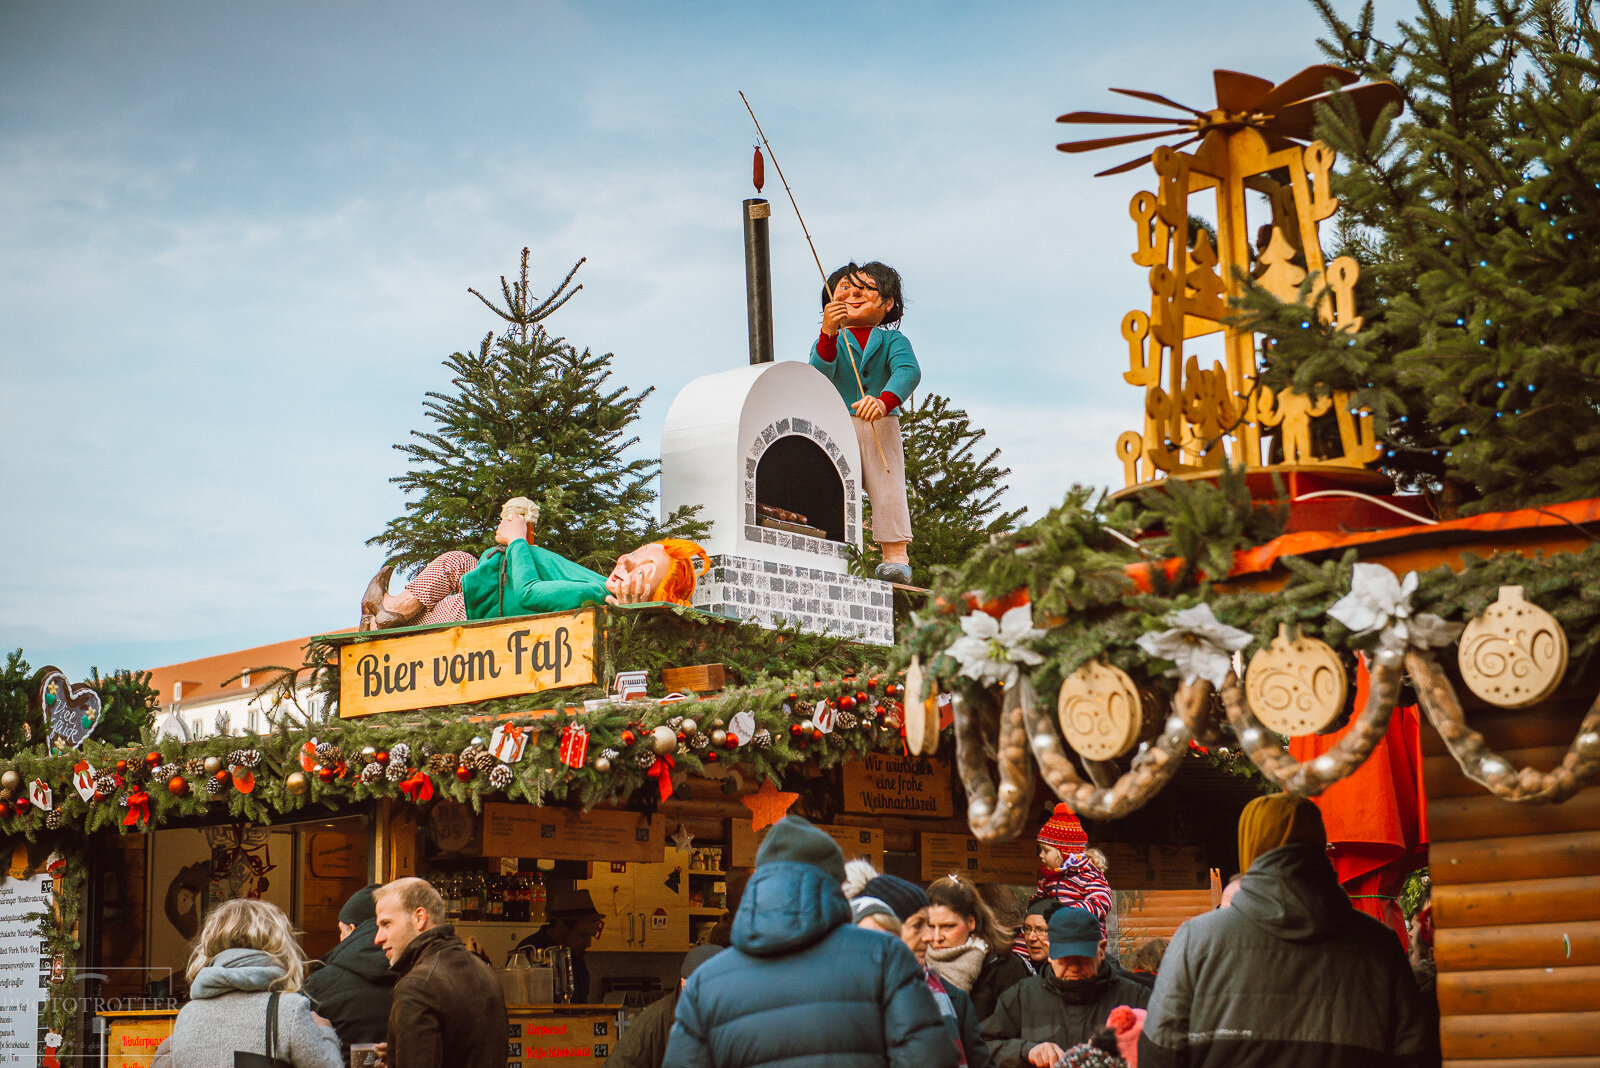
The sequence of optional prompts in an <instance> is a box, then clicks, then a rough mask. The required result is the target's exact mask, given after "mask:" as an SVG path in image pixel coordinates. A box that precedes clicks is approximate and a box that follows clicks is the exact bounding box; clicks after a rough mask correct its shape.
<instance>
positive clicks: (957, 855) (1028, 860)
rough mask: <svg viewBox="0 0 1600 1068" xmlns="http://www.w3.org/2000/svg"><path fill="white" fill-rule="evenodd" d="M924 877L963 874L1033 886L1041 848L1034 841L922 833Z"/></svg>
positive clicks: (977, 879) (982, 880)
mask: <svg viewBox="0 0 1600 1068" xmlns="http://www.w3.org/2000/svg"><path fill="white" fill-rule="evenodd" d="M918 838H919V839H920V844H921V846H922V878H923V880H924V881H925V882H930V883H931V882H932V881H933V880H935V879H938V878H940V877H942V876H945V875H960V876H963V877H964V878H967V879H970V880H971V881H973V882H975V883H1005V884H1007V885H1010V886H1033V885H1034V884H1035V883H1037V882H1038V881H1039V847H1038V844H1037V843H1035V842H1033V841H1030V840H1019V841H1015V842H980V841H978V840H977V839H976V838H968V837H966V836H965V835H960V834H927V833H925V834H921V835H918Z"/></svg>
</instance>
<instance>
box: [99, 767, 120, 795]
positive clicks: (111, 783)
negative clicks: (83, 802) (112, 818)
mask: <svg viewBox="0 0 1600 1068" xmlns="http://www.w3.org/2000/svg"><path fill="white" fill-rule="evenodd" d="M94 792H95V793H97V794H105V795H106V796H108V797H109V796H110V795H112V794H114V793H116V792H117V777H116V776H115V775H112V774H111V773H110V772H105V771H102V772H101V773H100V774H99V775H96V776H95V777H94Z"/></svg>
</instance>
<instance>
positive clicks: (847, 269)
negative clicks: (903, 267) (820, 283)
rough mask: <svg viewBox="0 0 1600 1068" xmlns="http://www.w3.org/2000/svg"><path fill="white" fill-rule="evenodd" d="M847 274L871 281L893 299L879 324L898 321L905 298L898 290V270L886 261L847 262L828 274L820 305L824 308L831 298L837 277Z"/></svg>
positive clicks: (880, 291) (884, 294) (891, 324)
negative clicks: (891, 305)
mask: <svg viewBox="0 0 1600 1068" xmlns="http://www.w3.org/2000/svg"><path fill="white" fill-rule="evenodd" d="M847 275H852V276H854V277H856V278H861V279H866V280H868V281H870V282H871V283H872V288H874V289H876V290H877V291H878V292H879V293H881V294H882V295H883V296H884V297H886V298H888V299H889V300H892V301H894V306H893V307H891V308H890V309H889V314H888V315H885V316H884V317H883V322H882V323H881V324H879V325H881V326H893V325H895V324H896V323H898V322H899V321H900V316H902V315H904V314H905V310H906V298H905V297H904V296H903V295H902V294H901V292H900V272H899V271H897V270H895V269H894V268H893V267H890V266H889V265H888V264H887V263H879V262H878V261H877V260H873V261H872V262H871V263H863V264H856V263H847V264H845V265H844V266H843V267H840V268H839V269H838V270H837V271H834V272H833V273H832V274H830V275H829V276H828V284H827V285H826V286H824V287H823V290H822V306H823V307H824V308H826V307H827V306H828V302H829V301H830V300H832V299H833V291H834V290H835V289H837V288H838V287H839V279H841V278H844V277H845V276H847Z"/></svg>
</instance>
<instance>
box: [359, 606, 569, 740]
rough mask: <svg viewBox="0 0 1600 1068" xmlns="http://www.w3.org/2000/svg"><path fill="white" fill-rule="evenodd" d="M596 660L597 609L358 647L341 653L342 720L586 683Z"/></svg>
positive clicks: (497, 622)
mask: <svg viewBox="0 0 1600 1068" xmlns="http://www.w3.org/2000/svg"><path fill="white" fill-rule="evenodd" d="M594 656H595V610H594V609H592V608H589V609H585V610H583V611H581V612H560V613H553V614H550V615H542V616H525V617H523V618H521V619H514V620H493V621H490V622H485V623H469V624H464V625H462V626H459V627H448V628H445V629H442V630H433V631H427V632H425V633H421V634H405V635H400V636H399V637H395V638H380V639H378V640H376V641H370V642H355V643H353V644H350V645H346V646H345V647H344V648H342V649H340V650H339V716H340V717H341V718H343V719H351V718H353V717H355V716H370V715H372V714H373V713H375V712H399V711H403V710H406V709H412V708H433V707H435V706H439V705H459V704H470V703H472V702H475V701H488V700H490V699H492V698H496V697H514V696H517V695H519V694H527V693H538V692H539V691H541V690H553V689H557V688H564V687H568V686H587V685H589V684H590V683H592V682H594Z"/></svg>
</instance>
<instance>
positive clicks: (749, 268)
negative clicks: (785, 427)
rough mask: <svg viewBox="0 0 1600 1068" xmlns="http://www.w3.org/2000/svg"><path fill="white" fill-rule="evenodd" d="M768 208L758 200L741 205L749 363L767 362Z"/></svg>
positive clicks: (769, 342)
mask: <svg viewBox="0 0 1600 1068" xmlns="http://www.w3.org/2000/svg"><path fill="white" fill-rule="evenodd" d="M771 216H772V205H771V204H769V203H767V201H765V200H763V199H761V198H760V197H752V198H751V199H749V200H747V201H745V202H744V293H745V303H746V305H747V307H748V313H749V320H750V362H751V363H752V364H758V363H771V362H772V360H773V353H772V254H771V248H770V246H769V244H768V241H767V220H768V219H769V218H771Z"/></svg>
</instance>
